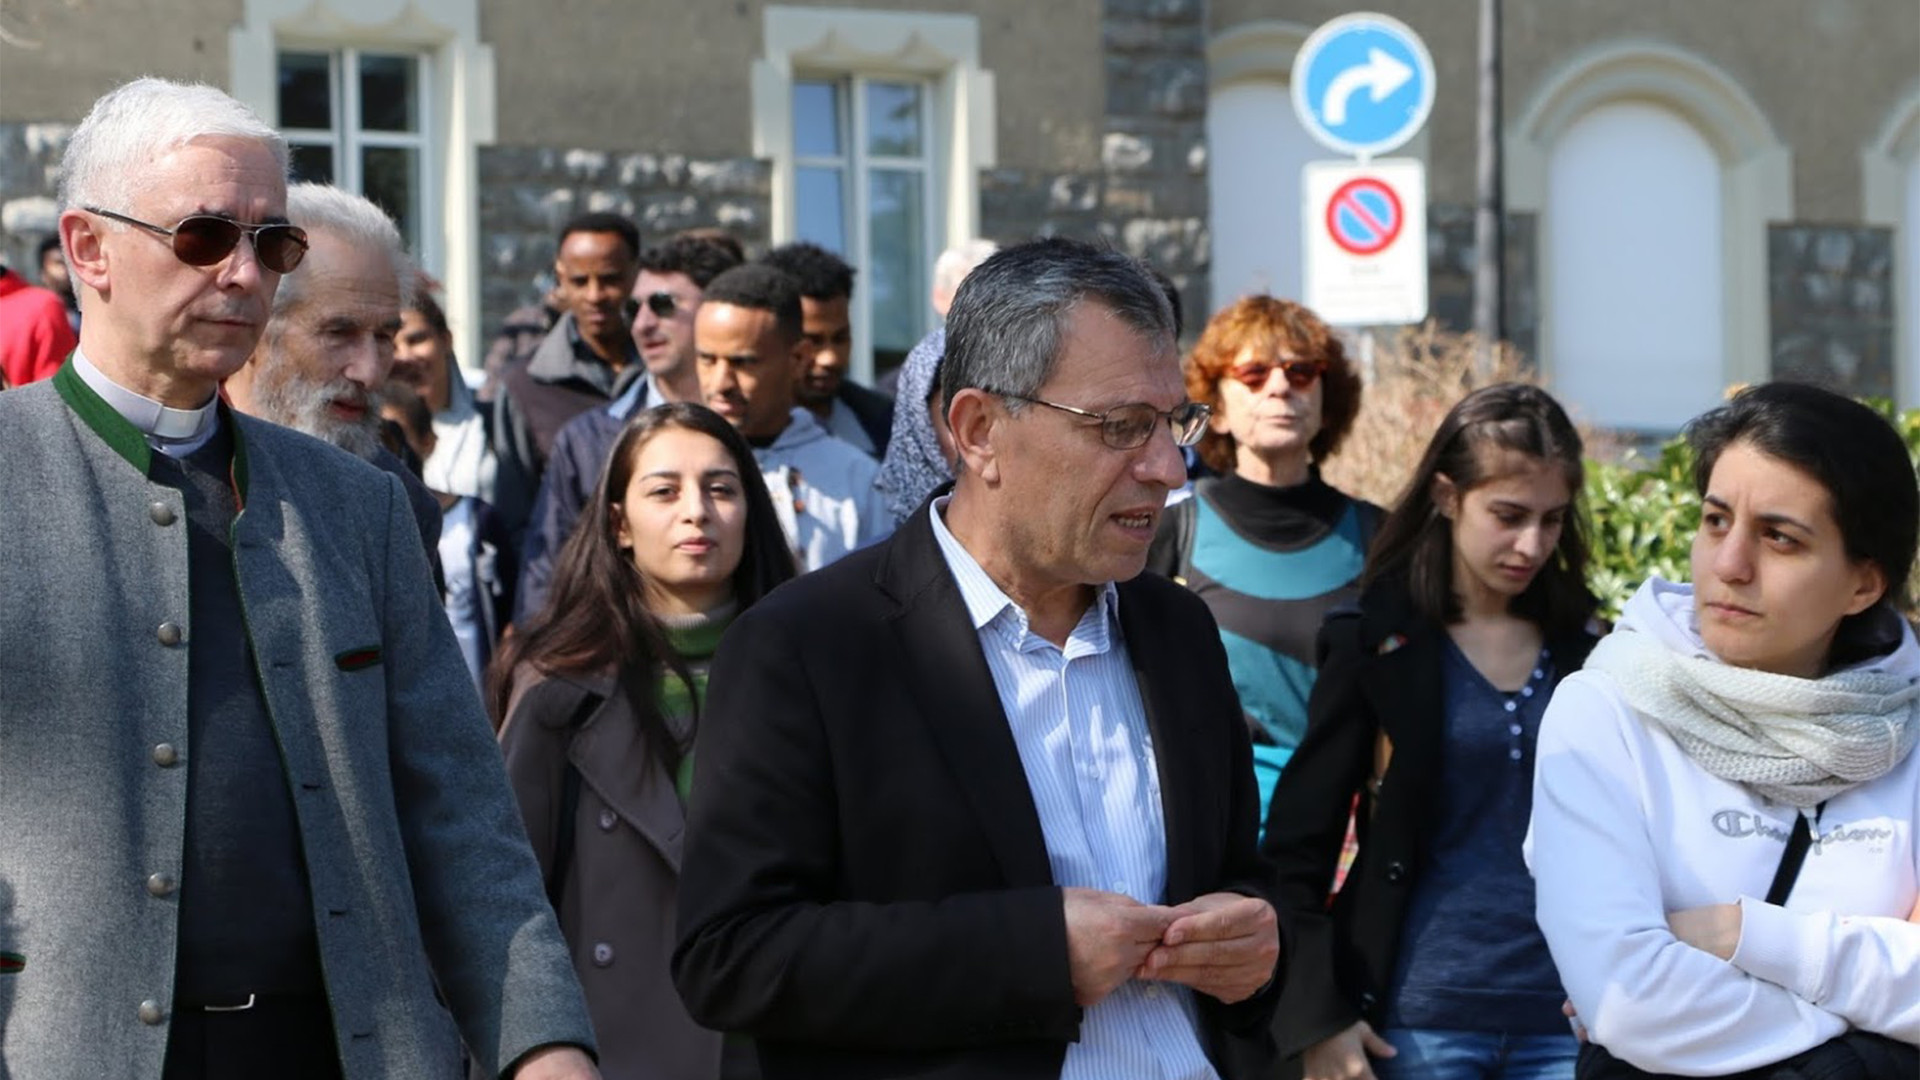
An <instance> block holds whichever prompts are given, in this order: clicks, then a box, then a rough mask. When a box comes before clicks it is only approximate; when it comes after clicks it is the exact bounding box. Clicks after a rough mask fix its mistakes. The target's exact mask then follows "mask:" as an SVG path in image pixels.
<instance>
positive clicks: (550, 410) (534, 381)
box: [492, 313, 647, 490]
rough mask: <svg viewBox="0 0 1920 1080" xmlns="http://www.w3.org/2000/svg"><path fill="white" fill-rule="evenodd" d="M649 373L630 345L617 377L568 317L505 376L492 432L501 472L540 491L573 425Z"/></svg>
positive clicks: (494, 449) (498, 397)
mask: <svg viewBox="0 0 1920 1080" xmlns="http://www.w3.org/2000/svg"><path fill="white" fill-rule="evenodd" d="M646 373H647V368H646V365H645V364H643V363H642V362H641V360H640V351H639V349H638V348H637V347H635V346H633V344H632V342H628V351H627V363H626V366H625V367H623V368H621V369H620V372H619V373H618V374H615V372H614V370H613V367H612V365H610V364H608V363H607V362H606V361H604V360H601V359H600V358H599V357H597V356H594V355H593V354H592V352H590V351H589V350H588V349H587V347H586V346H585V345H584V344H581V343H580V335H579V332H578V331H576V330H575V329H574V323H573V315H572V314H571V313H569V314H566V315H562V316H561V317H560V321H558V322H556V323H554V325H553V329H552V330H549V331H548V332H547V336H546V339H545V340H544V341H542V342H541V343H540V347H539V348H538V349H536V350H534V353H533V355H532V356H531V357H528V358H527V359H526V360H525V361H524V362H521V363H517V364H514V365H513V366H511V367H509V368H507V369H506V371H505V372H503V373H502V374H501V377H500V393H499V395H498V396H497V397H496V398H495V399H494V405H493V433H492V434H493V452H494V456H495V457H497V458H499V459H500V468H501V469H502V470H506V469H509V468H511V469H514V470H516V471H517V474H518V476H521V477H525V478H526V479H525V483H526V484H527V486H528V489H529V490H532V489H533V488H535V487H537V486H538V485H539V483H540V476H541V474H542V473H544V472H545V471H546V468H547V457H548V455H550V454H552V453H553V440H554V439H555V437H557V436H558V435H559V434H560V429H561V428H563V427H565V426H566V425H567V421H569V420H572V419H573V418H574V417H576V416H579V415H580V414H581V413H583V412H586V411H587V410H588V409H592V408H595V407H597V406H603V405H605V404H607V403H608V402H610V401H612V400H613V399H614V398H616V397H619V396H620V392H621V391H622V390H625V389H626V388H627V384H629V383H630V382H632V381H633V380H634V379H638V378H644V377H645V376H646Z"/></svg>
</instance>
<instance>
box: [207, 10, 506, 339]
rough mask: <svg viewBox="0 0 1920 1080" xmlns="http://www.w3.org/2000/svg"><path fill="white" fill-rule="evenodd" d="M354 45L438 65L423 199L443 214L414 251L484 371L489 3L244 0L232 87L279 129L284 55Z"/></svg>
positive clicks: (424, 79)
mask: <svg viewBox="0 0 1920 1080" xmlns="http://www.w3.org/2000/svg"><path fill="white" fill-rule="evenodd" d="M345 48H357V49H361V50H364V51H367V52H409V53H414V54H416V55H420V56H422V57H423V58H424V59H426V60H427V61H429V62H430V65H429V66H428V67H423V68H422V71H421V81H420V98H421V101H420V105H421V109H422V112H423V116H422V119H423V122H425V121H430V122H431V123H432V128H431V133H430V135H429V141H430V145H429V147H428V152H427V153H426V154H424V155H423V159H422V169H421V176H420V185H421V189H422V200H423V202H424V201H425V200H428V199H432V200H434V203H435V207H436V210H435V211H434V216H433V217H424V216H423V217H422V219H421V222H420V232H421V238H422V239H421V249H420V250H419V251H416V252H415V253H414V254H415V257H416V258H417V259H418V260H419V262H420V263H421V265H422V268H423V269H425V270H426V271H427V272H428V273H429V274H432V275H433V276H434V277H435V278H437V279H438V280H439V282H440V284H441V286H442V289H443V293H442V295H443V298H444V301H445V302H444V304H443V305H442V306H443V307H444V308H445V309H446V313H447V322H448V325H449V326H450V327H451V328H452V330H453V338H454V348H455V350H456V351H457V353H458V355H459V356H460V357H461V358H462V362H463V363H465V364H467V365H468V366H470V367H477V366H478V365H479V364H480V363H481V362H482V361H483V359H484V354H485V347H484V342H483V341H482V340H481V338H480V329H481V312H480V264H481V260H480V254H481V244H482V239H483V237H482V234H481V230H480V177H479V159H478V153H477V151H478V148H479V147H481V146H487V145H491V144H492V143H493V141H494V138H495V129H496V109H495V95H494V59H493V49H492V48H491V47H490V46H488V45H485V44H482V43H481V40H480V0H242V17H241V21H240V23H239V24H238V25H237V26H235V27H234V28H233V30H232V31H231V32H230V33H229V34H228V42H227V55H228V58H229V61H230V63H231V65H232V66H231V85H230V89H231V91H232V93H233V96H234V97H236V98H238V99H240V100H241V101H243V102H245V103H246V104H247V105H249V106H250V107H252V108H253V110H254V111H255V112H257V113H259V114H260V116H261V118H262V119H264V120H266V122H267V123H269V124H273V125H274V126H276V127H277V126H279V122H280V116H279V113H280V101H279V58H280V52H281V50H283V49H284V50H295V51H304V50H311V51H315V52H320V51H331V50H336V49H345ZM356 92H357V88H356ZM358 167H359V166H358V164H357V162H356V163H355V165H354V168H355V169H356V170H357V169H358Z"/></svg>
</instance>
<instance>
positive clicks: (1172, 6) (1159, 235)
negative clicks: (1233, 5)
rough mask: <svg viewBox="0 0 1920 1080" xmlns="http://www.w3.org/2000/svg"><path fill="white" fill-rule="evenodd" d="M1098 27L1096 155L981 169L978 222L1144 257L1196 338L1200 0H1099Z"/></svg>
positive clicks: (1200, 245)
mask: <svg viewBox="0 0 1920 1080" xmlns="http://www.w3.org/2000/svg"><path fill="white" fill-rule="evenodd" d="M1101 33H1102V35H1103V40H1104V42H1105V47H1106V102H1107V104H1106V116H1105V120H1104V130H1103V131H1102V133H1101V154H1100V167H1099V168H1098V169H1091V170H1083V171H1066V172H1061V171H1053V172H1042V171H1037V170H1030V169H988V170H985V171H983V172H982V173H981V175H980V221H981V231H982V232H983V233H984V234H985V235H986V236H988V237H990V238H992V239H994V240H998V241H1000V242H1001V243H1007V242H1010V241H1017V240H1024V239H1028V238H1030V237H1034V236H1052V235H1060V236H1072V237H1078V238H1081V239H1104V240H1106V241H1108V242H1109V243H1112V244H1113V245H1114V246H1115V247H1117V248H1119V249H1121V250H1123V251H1126V252H1128V253H1129V254H1132V255H1137V256H1139V257H1141V258H1144V259H1146V260H1147V261H1149V262H1151V263H1152V264H1153V265H1155V266H1157V267H1159V268H1160V269H1161V270H1163V271H1165V272H1166V274H1167V275H1168V276H1169V277H1171V278H1172V279H1173V282H1174V284H1175V285H1176V286H1177V287H1178V288H1179V289H1180V293H1181V298H1182V306H1183V307H1184V308H1185V309H1186V315H1187V325H1188V331H1187V337H1188V339H1191V338H1192V337H1193V336H1194V335H1195V333H1196V332H1197V329H1198V327H1199V326H1200V324H1201V323H1202V322H1204V320H1205V317H1206V314H1207V313H1208V312H1209V311H1210V310H1211V307H1210V298H1209V297H1208V295H1207V277H1208V270H1209V268H1210V263H1211V260H1212V256H1211V252H1210V249H1209V244H1208V234H1207V150H1206V113H1207V64H1206V8H1205V3H1204V2H1203V0H1106V3H1105V10H1104V16H1103V19H1102V25H1101ZM1010 106H1011V103H1002V105H1001V109H1002V111H1005V110H1006V109H1008V108H1009V107H1010Z"/></svg>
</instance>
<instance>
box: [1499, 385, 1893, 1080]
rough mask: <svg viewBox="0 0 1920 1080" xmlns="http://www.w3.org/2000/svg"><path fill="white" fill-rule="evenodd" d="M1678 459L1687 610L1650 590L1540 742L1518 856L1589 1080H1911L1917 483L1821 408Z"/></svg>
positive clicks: (1676, 598)
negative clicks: (1528, 870) (1573, 1013)
mask: <svg viewBox="0 0 1920 1080" xmlns="http://www.w3.org/2000/svg"><path fill="white" fill-rule="evenodd" d="M1688 436H1689V440H1690V442H1691V443H1692V445H1693V449H1694V452H1695V460H1696V465H1695V484H1696V486H1697V487H1698V489H1699V491H1700V495H1701V498H1702V501H1703V504H1704V505H1703V511H1702V516H1701V525H1700V531H1699V533H1698V535H1697V536H1696V537H1695V539H1694V543H1693V584H1692V585H1691V586H1688V585H1677V584H1672V583H1669V582H1666V581H1661V580H1659V579H1655V580H1652V581H1649V582H1648V583H1647V584H1646V585H1645V586H1643V587H1642V588H1641V590H1640V591H1639V592H1638V593H1637V594H1636V595H1635V596H1634V597H1633V599H1632V600H1631V601H1630V602H1629V603H1628V605H1627V608H1626V611H1625V612H1624V614H1623V616H1622V618H1621V620H1620V624H1619V626H1618V628H1617V629H1616V630H1615V631H1614V632H1613V634H1611V635H1610V636H1609V637H1607V638H1606V639H1605V640H1603V641H1602V642H1601V643H1600V644H1599V646H1598V647H1596V648H1595V649H1594V652H1593V654H1592V656H1591V657H1590V658H1589V659H1588V660H1587V664H1586V667H1585V669H1584V670H1583V671H1581V672H1580V673H1578V674H1575V675H1573V676H1571V677H1569V678H1568V679H1567V680H1566V681H1565V682H1564V683H1562V684H1561V686H1560V689H1559V691H1558V693H1556V694H1555V696H1554V698H1553V702H1552V704H1551V705H1550V706H1549V707H1548V709H1547V714H1546V718H1545V720H1544V721H1543V723H1542V727H1541V731H1540V741H1539V764H1538V766H1537V769H1536V771H1535V776H1534V784H1535V788H1534V801H1533V806H1534V809H1533V823H1532V832H1531V835H1530V836H1529V838H1528V841H1527V851H1528V857H1529V861H1530V864H1531V866H1532V869H1533V873H1534V877H1535V880H1536V882H1537V906H1538V917H1539V922H1540V927H1541V929H1542V931H1544V933H1545V935H1546V938H1547V943H1548V945H1549V947H1550V948H1551V950H1552V953H1553V957H1554V961H1555V963H1556V965H1557V966H1558V968H1559V971H1560V975H1561V978H1562V981H1563V982H1564V984H1565V986H1566V988H1567V992H1568V994H1569V995H1570V997H1571V999H1572V1004H1573V1006H1574V1008H1575V1009H1576V1010H1577V1012H1578V1014H1579V1020H1580V1022H1582V1023H1583V1024H1584V1025H1585V1028H1586V1030H1587V1031H1588V1033H1589V1037H1590V1039H1591V1044H1590V1045H1589V1046H1588V1047H1587V1048H1586V1049H1585V1050H1583V1052H1582V1057H1581V1061H1580V1070H1579V1072H1580V1076H1581V1077H1582V1080H1588V1078H1606V1080H1615V1078H1630V1077H1644V1076H1646V1075H1648V1074H1655V1075H1667V1074H1672V1075H1686V1076H1722V1077H1724V1076H1739V1077H1743V1078H1745V1077H1753V1078H1762V1077H1764V1078H1770V1080H1771V1078H1786V1077H1794V1078H1807V1077H1823V1078H1829V1080H1842V1078H1845V1080H1895V1078H1898V1080H1913V1077H1915V1076H1920V1065H1917V1064H1916V1053H1915V1049H1914V1048H1915V1044H1920V925H1915V924H1914V923H1912V922H1908V921H1906V919H1907V916H1908V914H1909V913H1910V912H1913V911H1914V910H1915V899H1916V895H1917V894H1920V821H1917V820H1916V819H1917V818H1920V755H1916V754H1913V753H1912V752H1911V751H1912V750H1913V746H1914V742H1915V739H1916V737H1920V718H1917V717H1916V711H1920V645H1916V643H1915V639H1914V634H1913V631H1912V629H1911V628H1910V627H1909V626H1908V625H1907V623H1906V621H1905V620H1904V619H1902V618H1901V616H1900V613H1899V612H1898V611H1897V610H1896V609H1895V607H1894V603H1893V602H1894V601H1896V600H1897V599H1898V598H1900V597H1902V596H1904V595H1905V591H1906V584H1907V579H1908V572H1909V569H1910V567H1911V566H1912V565H1913V561H1914V553H1915V544H1916V532H1917V531H1920V492H1917V491H1916V485H1915V478H1914V470H1913V466H1912V465H1911V463H1910V461H1909V459H1908V456H1907V452H1906V447H1905V446H1904V444H1903V443H1902V441H1901V439H1900V437H1899V435H1898V434H1897V433H1896V432H1895V431H1894V430H1893V428H1892V427H1891V426H1890V425H1889V424H1887V423H1886V422H1885V421H1884V420H1883V419H1881V417H1880V416H1879V415H1878V414H1876V413H1875V412H1873V410H1871V409H1869V408H1867V407H1866V406H1864V405H1860V404H1858V403H1856V402H1853V401H1850V400H1848V399H1846V398H1843V397H1840V396H1838V395H1836V394H1832V393H1829V392H1827V391H1824V390H1820V389H1816V388H1814V387H1810V386H1801V385H1793V384H1785V383H1775V384H1769V385H1765V386H1760V387H1756V388H1753V389H1750V390H1747V391H1745V392H1744V393H1742V394H1740V395H1739V396H1738V397H1736V398H1735V399H1733V401H1732V402H1731V403H1729V404H1728V405H1727V406H1725V407H1723V408H1720V409H1716V410H1715V411H1713V412H1710V413H1708V414H1706V415H1705V416H1702V417H1700V418H1699V419H1697V420H1695V421H1694V423H1693V424H1692V425H1691V427H1690V428H1689V431H1688ZM1809 852H1811V854H1810V855H1809Z"/></svg>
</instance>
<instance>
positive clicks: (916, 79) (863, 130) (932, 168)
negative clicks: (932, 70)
mask: <svg viewBox="0 0 1920 1080" xmlns="http://www.w3.org/2000/svg"><path fill="white" fill-rule="evenodd" d="M793 81H794V82H824V83H832V84H833V85H835V86H837V87H839V88H840V90H841V93H840V94H839V95H838V96H839V98H840V115H839V116H838V117H836V122H837V123H838V124H839V125H840V132H841V141H840V145H841V153H840V154H839V156H837V157H827V156H822V155H817V154H801V153H799V152H798V151H796V152H795V154H794V158H793V165H794V172H795V174H796V175H797V174H798V172H799V170H801V169H804V168H830V169H837V170H839V172H840V175H841V177H842V184H841V188H840V191H841V203H842V208H841V213H842V214H843V215H844V220H845V222H846V233H847V235H846V236H845V237H844V238H843V240H844V241H845V243H846V246H847V259H848V261H849V262H853V263H855V264H856V265H861V264H869V263H871V261H872V254H873V227H872V226H873V216H872V209H871V206H870V201H871V200H870V193H869V188H870V184H869V180H870V177H871V176H872V171H873V170H874V169H885V170H892V171H898V172H915V173H918V174H919V175H920V207H921V214H920V250H921V254H922V256H923V258H922V262H923V263H924V264H925V265H924V266H923V267H922V268H921V280H922V282H923V283H928V282H931V280H932V277H933V260H934V259H935V258H937V257H939V255H940V250H941V246H942V244H941V238H940V233H939V223H938V221H937V220H936V218H937V217H938V214H936V213H935V210H936V208H937V207H938V206H939V205H940V204H939V202H938V201H937V200H938V198H939V184H938V174H939V172H940V169H939V160H938V155H937V154H936V152H935V151H936V146H935V139H934V134H935V132H936V130H937V129H936V128H935V127H934V121H935V117H934V115H933V96H934V90H935V87H934V85H933V82H932V80H930V79H928V78H926V77H924V76H918V75H881V74H854V75H849V74H846V73H844V72H839V73H836V72H813V71H808V72H795V73H794V76H793ZM876 82H879V83H897V84H912V85H914V86H917V87H919V89H920V136H921V138H920V142H921V148H922V149H921V153H920V156H918V157H894V156H888V155H878V154H872V153H869V152H868V150H867V133H868V124H867V88H868V86H869V85H870V84H872V83H876ZM796 231H797V227H796ZM872 282H873V276H872V273H871V272H867V273H865V274H863V275H861V276H860V277H857V278H856V279H855V283H854V292H855V294H856V296H857V297H859V298H860V306H861V307H862V308H863V309H864V310H863V311H862V312H861V314H862V315H863V316H864V325H865V327H866V328H867V330H866V332H862V333H856V334H855V335H854V336H855V338H856V341H864V342H865V343H866V353H867V357H868V367H867V370H866V371H865V372H856V377H858V378H860V379H861V380H862V381H868V380H871V378H872V374H873V372H872V356H873V346H874V341H873V338H872V333H871V330H872V326H873V306H872V305H873V297H874V293H873V284H872ZM912 299H913V302H914V303H915V305H916V310H917V311H918V313H919V319H918V325H919V332H920V333H921V334H923V335H924V334H925V333H926V332H927V331H928V330H930V329H931V328H932V325H933V319H934V314H933V303H932V299H931V297H930V295H929V294H928V293H927V292H926V291H925V290H923V291H922V295H920V296H917V297H914V298H912ZM913 346H914V342H911V341H910V342H907V343H906V345H905V347H904V348H903V349H902V350H901V351H902V353H903V354H904V353H905V352H906V351H907V350H910V349H912V348H913Z"/></svg>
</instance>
